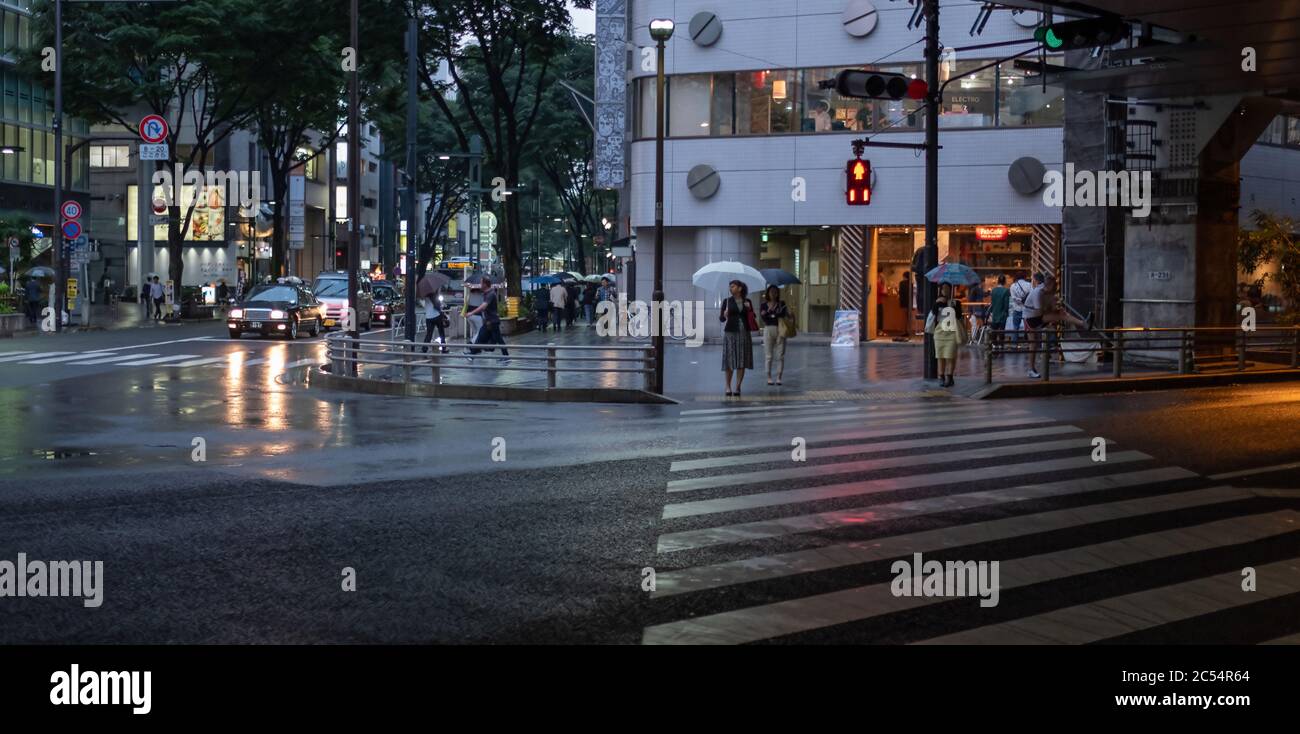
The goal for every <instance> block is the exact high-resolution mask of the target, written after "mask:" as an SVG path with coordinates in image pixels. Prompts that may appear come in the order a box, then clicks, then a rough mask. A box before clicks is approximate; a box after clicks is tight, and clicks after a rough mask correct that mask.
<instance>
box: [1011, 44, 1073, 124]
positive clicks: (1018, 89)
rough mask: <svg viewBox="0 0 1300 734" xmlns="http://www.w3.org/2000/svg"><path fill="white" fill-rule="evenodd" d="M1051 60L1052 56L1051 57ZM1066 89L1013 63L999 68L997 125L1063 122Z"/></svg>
mask: <svg viewBox="0 0 1300 734" xmlns="http://www.w3.org/2000/svg"><path fill="white" fill-rule="evenodd" d="M1049 62H1050V59H1049ZM1064 113H1065V92H1064V90H1063V89H1062V88H1061V87H1059V86H1055V85H1052V84H1048V85H1047V91H1046V92H1044V91H1043V83H1042V81H1041V80H1040V79H1039V78H1037V77H1035V76H1027V75H1026V74H1025V72H1024V70H1022V69H1016V68H1015V66H1014V64H1013V62H1010V61H1008V62H1006V63H1003V64H1001V65H1000V66H999V68H998V125H1001V126H1015V125H1060V124H1062V122H1063V121H1064Z"/></svg>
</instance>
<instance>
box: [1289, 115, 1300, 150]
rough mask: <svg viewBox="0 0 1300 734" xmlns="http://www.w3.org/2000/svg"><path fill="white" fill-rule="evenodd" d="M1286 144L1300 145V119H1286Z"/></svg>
mask: <svg viewBox="0 0 1300 734" xmlns="http://www.w3.org/2000/svg"><path fill="white" fill-rule="evenodd" d="M1286 144H1287V145H1300V117H1288V118H1286Z"/></svg>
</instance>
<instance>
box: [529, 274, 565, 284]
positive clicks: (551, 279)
mask: <svg viewBox="0 0 1300 734" xmlns="http://www.w3.org/2000/svg"><path fill="white" fill-rule="evenodd" d="M532 281H533V285H555V284H556V283H559V282H560V276H558V275H539V276H537V277H536V278H533V279H532Z"/></svg>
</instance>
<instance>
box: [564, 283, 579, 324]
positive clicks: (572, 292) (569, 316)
mask: <svg viewBox="0 0 1300 734" xmlns="http://www.w3.org/2000/svg"><path fill="white" fill-rule="evenodd" d="M564 292H565V293H568V294H569V298H568V300H566V301H565V303H564V325H565V326H567V327H570V328H572V327H573V322H574V321H576V320H577V318H578V286H576V285H574V284H572V283H570V284H568V285H566V286H564Z"/></svg>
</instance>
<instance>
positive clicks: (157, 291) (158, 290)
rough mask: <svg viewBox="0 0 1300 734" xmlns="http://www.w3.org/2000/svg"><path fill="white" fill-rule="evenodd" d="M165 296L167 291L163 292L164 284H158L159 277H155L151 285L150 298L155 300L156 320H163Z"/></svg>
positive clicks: (154, 315)
mask: <svg viewBox="0 0 1300 734" xmlns="http://www.w3.org/2000/svg"><path fill="white" fill-rule="evenodd" d="M164 295H165V291H163V287H162V283H159V282H158V276H156V275H155V276H153V283H150V284H149V297H150V298H151V299H153V317H154V318H155V319H161V318H162V307H163V296H164Z"/></svg>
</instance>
